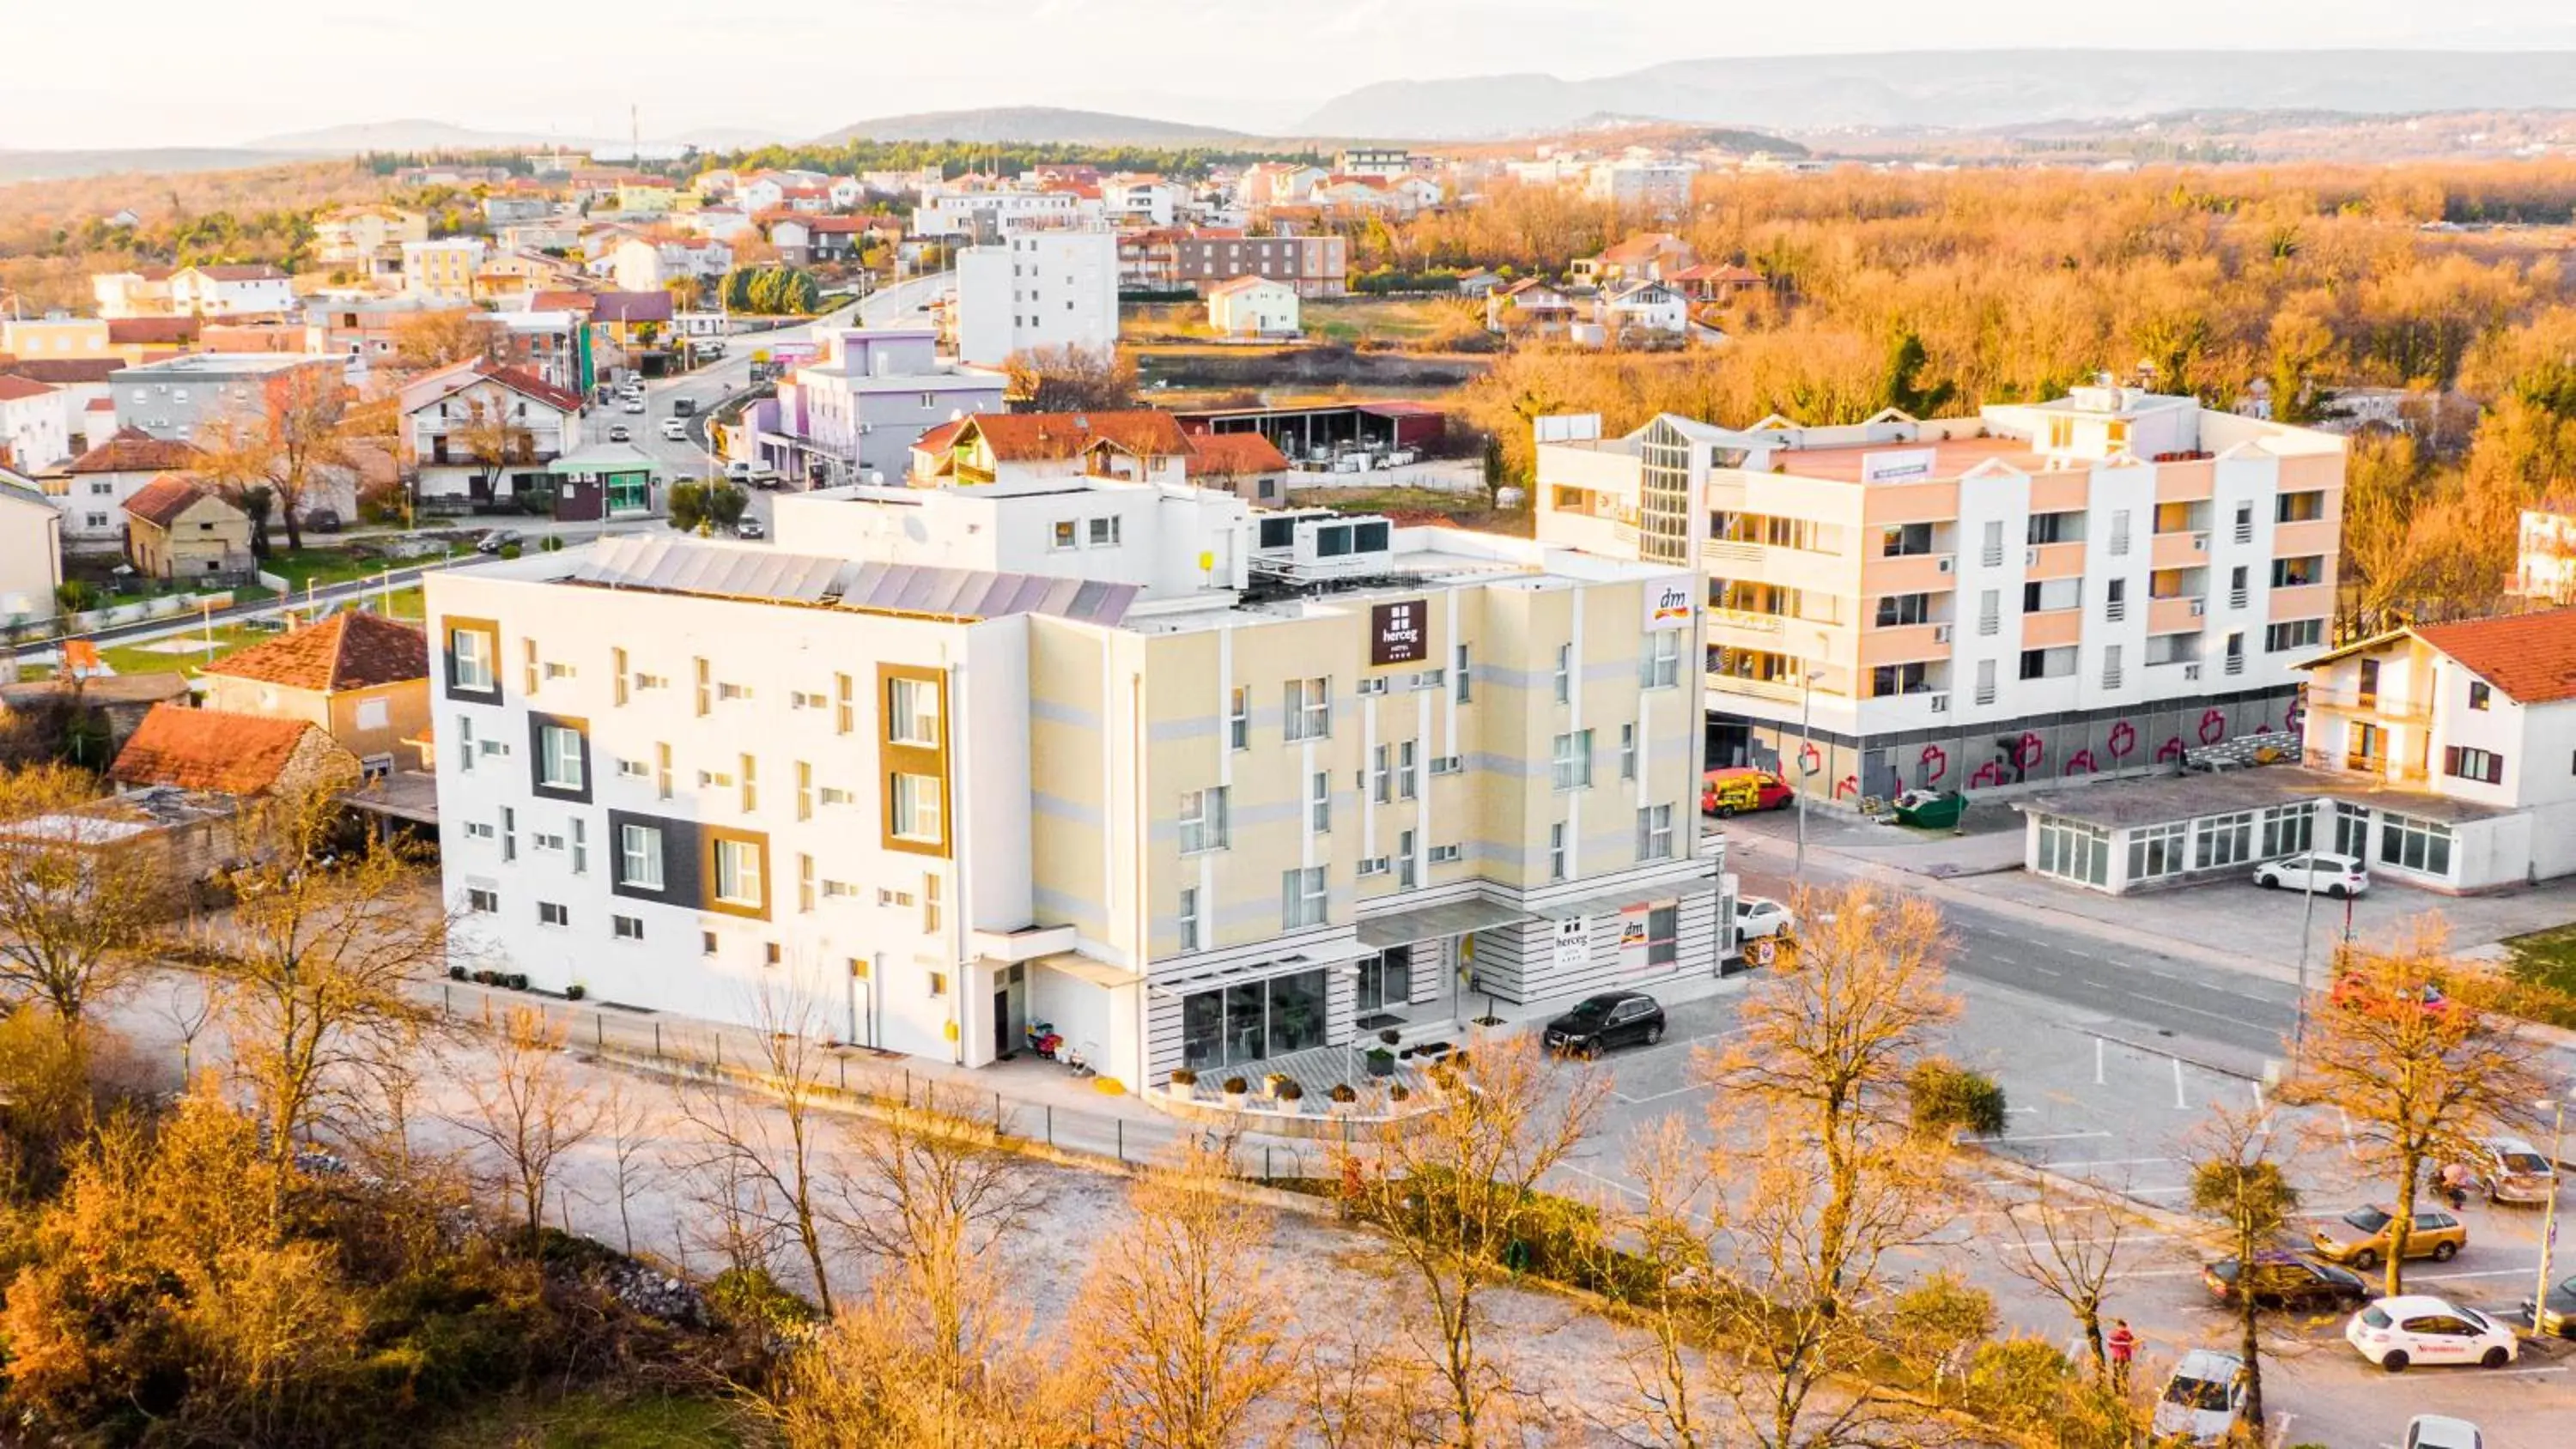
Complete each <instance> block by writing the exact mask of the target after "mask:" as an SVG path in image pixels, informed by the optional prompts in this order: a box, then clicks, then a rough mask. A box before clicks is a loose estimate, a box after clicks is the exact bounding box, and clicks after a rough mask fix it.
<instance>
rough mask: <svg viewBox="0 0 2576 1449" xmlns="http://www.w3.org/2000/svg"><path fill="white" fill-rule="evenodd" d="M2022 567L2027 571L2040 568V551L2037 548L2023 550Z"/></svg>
mask: <svg viewBox="0 0 2576 1449" xmlns="http://www.w3.org/2000/svg"><path fill="white" fill-rule="evenodd" d="M2021 566H2022V567H2023V568H2026V569H2035V568H2037V567H2039V550H2038V549H2035V548H2026V549H2023V550H2022V551H2021Z"/></svg>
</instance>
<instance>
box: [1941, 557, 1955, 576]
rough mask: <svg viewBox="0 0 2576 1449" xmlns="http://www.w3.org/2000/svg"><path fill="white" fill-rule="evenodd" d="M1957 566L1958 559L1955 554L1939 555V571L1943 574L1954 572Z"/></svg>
mask: <svg viewBox="0 0 2576 1449" xmlns="http://www.w3.org/2000/svg"><path fill="white" fill-rule="evenodd" d="M1958 566H1959V560H1958V559H1957V558H1956V557H1955V556H1953V555H1951V554H1946V553H1945V554H1943V555H1941V572H1943V573H1945V574H1946V573H1953V572H1956V571H1957V569H1958Z"/></svg>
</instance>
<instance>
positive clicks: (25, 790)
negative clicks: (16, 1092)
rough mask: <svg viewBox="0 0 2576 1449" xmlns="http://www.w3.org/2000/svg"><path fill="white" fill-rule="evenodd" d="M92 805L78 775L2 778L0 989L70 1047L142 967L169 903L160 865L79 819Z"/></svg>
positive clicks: (161, 859)
mask: <svg viewBox="0 0 2576 1449" xmlns="http://www.w3.org/2000/svg"><path fill="white" fill-rule="evenodd" d="M97 803H100V802H99V797H98V786H97V783H96V780H95V777H93V776H91V775H89V774H88V773H86V772H84V771H80V770H75V769H71V768H69V767H67V766H62V765H31V766H28V767H26V768H23V769H18V770H13V771H9V772H7V773H5V774H0V989H5V990H7V991H9V992H10V993H11V994H12V995H14V996H16V997H17V998H18V999H19V1000H20V1001H21V1002H34V1003H36V1004H38V1005H41V1006H43V1007H44V1008H45V1009H46V1010H48V1011H50V1012H51V1013H52V1015H53V1017H54V1019H55V1020H56V1021H59V1022H60V1023H62V1025H63V1027H64V1029H65V1031H66V1032H67V1033H69V1034H70V1035H72V1036H73V1037H75V1038H77V1037H78V1035H79V1034H80V1030H81V1026H82V1024H83V1021H84V1020H85V1017H86V1014H87V1013H88V1011H89V1010H90V1008H91V1006H92V1005H93V1004H94V1003H95V1001H96V1000H97V999H98V998H99V997H100V996H102V995H106V994H110V993H113V992H114V991H115V990H116V989H117V988H118V987H119V986H121V985H123V984H124V983H125V981H126V980H127V979H128V978H129V977H130V975H131V973H132V972H133V971H134V970H135V969H136V968H137V967H138V966H140V965H141V964H142V961H143V959H144V953H143V950H142V948H143V947H144V945H145V944H146V943H147V941H149V939H150V938H151V936H152V934H153V932H154V929H155V928H156V927H157V926H158V925H159V924H160V923H161V922H162V921H163V920H164V919H166V918H167V917H168V915H169V914H170V911H171V908H172V906H173V904H174V901H173V891H174V887H175V883H174V882H173V881H172V880H171V879H170V878H169V870H168V866H167V858H166V857H165V856H162V855H160V854H158V853H157V852H155V851H154V850H153V849H152V847H151V845H150V843H149V842H148V841H137V840H120V839H118V838H117V832H115V831H114V830H112V829H109V828H108V827H109V824H110V821H109V819H108V817H105V816H100V815H85V814H82V813H80V812H81V811H82V809H83V807H85V806H91V805H94V804H97Z"/></svg>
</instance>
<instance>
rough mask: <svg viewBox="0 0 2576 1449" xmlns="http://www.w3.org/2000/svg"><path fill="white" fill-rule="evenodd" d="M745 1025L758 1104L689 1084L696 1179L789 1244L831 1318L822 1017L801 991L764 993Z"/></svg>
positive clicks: (684, 1097)
mask: <svg viewBox="0 0 2576 1449" xmlns="http://www.w3.org/2000/svg"><path fill="white" fill-rule="evenodd" d="M752 1020H753V1022H754V1024H755V1030H756V1031H757V1033H758V1036H759V1042H760V1061H759V1067H760V1072H761V1079H762V1080H761V1084H760V1085H761V1095H759V1096H757V1097H754V1096H749V1095H746V1094H744V1093H742V1092H740V1091H737V1090H735V1089H733V1088H731V1087H728V1086H725V1085H722V1084H719V1083H701V1084H695V1085H686V1086H683V1087H682V1088H681V1090H680V1094H679V1102H680V1113H681V1115H682V1116H683V1117H685V1118H687V1120H688V1123H689V1125H690V1126H691V1127H692V1128H693V1129H695V1131H696V1133H697V1135H698V1136H699V1137H700V1138H701V1139H703V1141H704V1144H705V1146H704V1151H703V1152H702V1153H701V1154H700V1158H699V1163H698V1166H699V1169H700V1176H701V1178H702V1179H705V1180H707V1181H709V1182H711V1183H715V1184H721V1185H722V1187H723V1197H724V1200H725V1201H728V1202H730V1203H732V1204H733V1205H734V1207H735V1209H736V1210H739V1211H743V1212H750V1213H755V1214H764V1215H766V1217H767V1219H768V1228H769V1230H770V1232H771V1233H774V1235H775V1238H776V1240H778V1241H782V1242H788V1243H792V1244H794V1245H795V1248H796V1251H797V1252H798V1253H799V1254H800V1255H801V1256H802V1257H803V1258H804V1260H805V1268H806V1271H807V1272H809V1273H811V1274H812V1275H813V1278H814V1298H815V1302H816V1303H817V1304H819V1305H820V1306H821V1307H822V1310H823V1312H824V1314H825V1315H826V1316H828V1315H830V1313H831V1312H832V1310H833V1301H832V1265H831V1254H830V1251H829V1249H828V1245H827V1244H825V1242H824V1241H823V1231H824V1228H825V1227H826V1226H827V1224H826V1222H825V1219H824V1215H823V1202H822V1182H823V1179H824V1178H825V1176H826V1175H827V1171H828V1169H829V1167H830V1165H831V1164H830V1163H829V1162H828V1161H827V1160H826V1156H827V1147H828V1144H827V1142H826V1140H825V1138H826V1133H825V1125H826V1124H825V1123H824V1121H823V1120H822V1117H823V1107H822V1096H823V1090H824V1089H823V1069H824V1065H825V1063H827V1062H829V1061H830V1060H831V1059H832V1058H831V1054H830V1053H829V1052H828V1051H826V1050H825V1049H824V1047H823V1044H822V1043H823V1033H822V1031H821V1030H820V1026H819V1023H820V1021H821V1017H820V1015H819V1014H818V1013H817V1011H816V1010H815V1008H814V1005H813V1002H812V1001H811V1000H810V999H809V998H808V997H807V996H806V995H805V994H804V993H803V992H802V991H799V990H796V989H793V988H789V989H782V990H772V989H768V988H764V989H763V990H762V991H761V992H760V994H759V995H758V996H757V997H755V998H754V1000H753V1003H752ZM717 1159H721V1161H718V1160H717ZM746 1188H748V1189H751V1190H750V1191H748V1192H746V1191H745V1190H744V1189H746ZM764 1236H765V1235H764Z"/></svg>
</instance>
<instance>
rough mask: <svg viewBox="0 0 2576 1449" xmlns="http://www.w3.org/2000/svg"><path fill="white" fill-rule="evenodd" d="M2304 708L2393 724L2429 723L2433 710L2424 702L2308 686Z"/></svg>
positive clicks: (2356, 691) (2313, 685) (2358, 691)
mask: <svg viewBox="0 0 2576 1449" xmlns="http://www.w3.org/2000/svg"><path fill="white" fill-rule="evenodd" d="M2308 707H2309V708H2311V709H2332V710H2340V711H2342V712H2344V713H2346V714H2358V715H2367V716H2369V717H2370V718H2372V719H2377V720H2387V721H2389V722H2391V723H2394V724H2430V723H2432V722H2433V706H2432V705H2431V704H2430V703H2428V702H2425V701H2422V700H2413V699H2402V698H2398V697H2396V696H2393V695H2387V694H2364V693H2362V692H2361V691H2360V690H2357V689H2327V688H2323V687H2321V686H2318V685H2315V684H2311V685H2309V686H2308Z"/></svg>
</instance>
